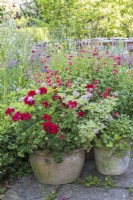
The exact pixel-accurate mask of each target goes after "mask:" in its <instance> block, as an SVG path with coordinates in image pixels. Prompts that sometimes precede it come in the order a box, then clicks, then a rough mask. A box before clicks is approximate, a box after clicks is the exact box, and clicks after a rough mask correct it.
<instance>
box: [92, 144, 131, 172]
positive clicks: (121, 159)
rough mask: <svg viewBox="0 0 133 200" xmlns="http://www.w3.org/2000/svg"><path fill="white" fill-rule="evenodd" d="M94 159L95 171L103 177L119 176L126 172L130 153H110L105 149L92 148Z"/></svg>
mask: <svg viewBox="0 0 133 200" xmlns="http://www.w3.org/2000/svg"><path fill="white" fill-rule="evenodd" d="M94 158H95V163H96V168H97V171H98V172H100V173H101V174H105V175H121V174H124V173H125V172H126V171H127V168H128V165H129V160H130V151H128V152H125V153H124V154H123V152H119V154H116V153H113V151H112V152H111V150H108V149H107V148H96V147H94Z"/></svg>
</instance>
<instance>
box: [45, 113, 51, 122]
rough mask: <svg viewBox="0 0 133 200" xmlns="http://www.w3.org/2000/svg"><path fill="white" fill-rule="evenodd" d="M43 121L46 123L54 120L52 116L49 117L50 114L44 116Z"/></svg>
mask: <svg viewBox="0 0 133 200" xmlns="http://www.w3.org/2000/svg"><path fill="white" fill-rule="evenodd" d="M43 119H44V120H45V121H51V120H52V118H51V116H50V115H48V114H45V115H43Z"/></svg>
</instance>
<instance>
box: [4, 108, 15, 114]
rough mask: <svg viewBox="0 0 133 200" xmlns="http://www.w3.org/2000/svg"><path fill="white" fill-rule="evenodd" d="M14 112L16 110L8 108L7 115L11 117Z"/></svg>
mask: <svg viewBox="0 0 133 200" xmlns="http://www.w3.org/2000/svg"><path fill="white" fill-rule="evenodd" d="M14 111H15V109H14V108H7V109H6V112H5V113H6V114H7V115H11V114H12V113H13V112H14Z"/></svg>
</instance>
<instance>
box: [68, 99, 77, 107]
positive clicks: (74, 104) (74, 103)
mask: <svg viewBox="0 0 133 200" xmlns="http://www.w3.org/2000/svg"><path fill="white" fill-rule="evenodd" d="M68 105H69V107H70V108H76V107H77V102H76V101H69V102H68Z"/></svg>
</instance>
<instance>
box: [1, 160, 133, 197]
mask: <svg viewBox="0 0 133 200" xmlns="http://www.w3.org/2000/svg"><path fill="white" fill-rule="evenodd" d="M87 175H92V176H98V177H99V178H105V177H106V176H104V175H101V174H99V173H98V172H97V171H96V168H95V163H94V161H92V160H89V161H86V163H85V166H84V169H83V171H82V173H81V178H84V177H86V176H87ZM112 179H114V180H115V182H116V187H115V188H110V189H108V190H107V189H104V188H100V187H90V188H86V187H85V186H84V185H82V184H78V183H76V182H74V183H71V184H66V185H61V186H52V185H44V184H39V183H38V182H37V181H36V179H35V178H34V176H33V175H31V176H29V177H24V178H22V179H21V180H18V181H16V182H15V183H14V184H13V185H11V186H10V188H9V190H8V191H7V192H6V194H5V197H4V198H3V200H47V197H48V195H49V194H50V192H51V191H55V190H56V191H57V197H56V198H55V200H62V199H63V198H64V199H63V200H133V189H132V188H133V159H132V158H131V159H130V164H129V168H128V170H127V172H126V173H125V174H123V175H121V176H112Z"/></svg>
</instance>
